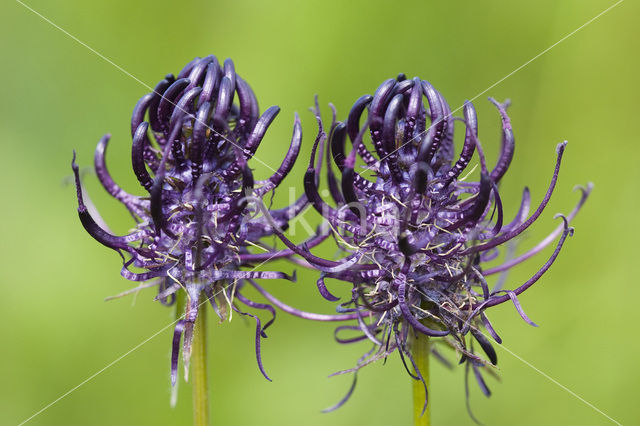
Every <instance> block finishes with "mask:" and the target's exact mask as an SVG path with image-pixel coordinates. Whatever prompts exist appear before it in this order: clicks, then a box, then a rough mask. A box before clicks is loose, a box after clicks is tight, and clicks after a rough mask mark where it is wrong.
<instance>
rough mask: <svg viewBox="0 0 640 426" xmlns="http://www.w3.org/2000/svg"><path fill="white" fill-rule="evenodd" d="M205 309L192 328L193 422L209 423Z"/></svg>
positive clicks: (201, 424) (204, 424)
mask: <svg viewBox="0 0 640 426" xmlns="http://www.w3.org/2000/svg"><path fill="white" fill-rule="evenodd" d="M206 315H207V311H206V309H202V310H201V311H200V312H199V314H198V318H197V319H196V325H195V328H194V336H193V353H192V358H191V365H192V366H193V371H192V377H193V378H192V380H193V424H194V426H208V425H209V386H208V382H207V373H208V371H207V316H206Z"/></svg>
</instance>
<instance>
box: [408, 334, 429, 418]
mask: <svg viewBox="0 0 640 426" xmlns="http://www.w3.org/2000/svg"><path fill="white" fill-rule="evenodd" d="M411 352H412V355H413V360H414V362H415V363H416V367H417V371H419V374H420V375H422V380H424V383H423V382H422V381H420V380H415V379H412V380H411V381H412V385H413V424H414V425H415V426H429V425H430V424H431V404H427V406H426V408H425V401H427V397H428V396H427V394H426V393H425V385H426V387H427V388H428V387H429V337H428V336H425V335H423V334H421V333H415V335H414V336H413V341H412V348H411Z"/></svg>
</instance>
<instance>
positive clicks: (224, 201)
mask: <svg viewBox="0 0 640 426" xmlns="http://www.w3.org/2000/svg"><path fill="white" fill-rule="evenodd" d="M279 111H280V109H279V108H278V107H276V106H272V107H270V108H268V109H267V110H266V111H265V112H264V113H262V114H260V112H259V108H258V102H257V100H256V97H255V95H254V93H253V91H252V90H251V88H250V87H249V85H248V84H247V83H246V82H245V81H244V80H243V79H242V78H241V77H240V76H239V75H238V74H237V73H236V71H235V69H234V64H233V62H232V61H231V60H229V59H227V60H226V61H225V62H224V64H223V65H222V66H220V64H219V63H218V61H217V59H216V58H215V57H214V56H208V57H205V58H202V59H201V58H196V59H194V60H193V61H192V62H190V63H189V64H188V65H187V66H186V67H185V68H184V69H183V70H182V71H180V73H179V74H178V75H177V76H176V77H174V76H173V75H167V76H166V77H165V78H164V79H163V80H162V81H160V82H159V83H158V85H157V86H156V87H155V89H154V90H153V92H151V93H149V94H147V95H145V96H143V97H142V98H141V99H140V100H139V101H138V103H137V105H136V106H135V108H134V110H133V116H132V119H131V135H132V139H133V143H132V147H131V163H132V167H133V171H134V172H135V175H136V177H137V179H138V181H139V182H140V185H141V186H142V187H143V188H144V190H145V192H146V194H145V195H143V196H136V195H132V194H129V193H127V192H125V191H124V190H123V189H122V188H120V187H119V186H118V185H117V184H116V183H115V182H114V181H113V179H112V178H111V176H110V175H109V172H108V171H107V166H106V163H105V154H106V149H107V144H108V142H109V137H110V136H109V135H106V136H104V137H103V138H102V139H101V140H100V142H99V143H98V147H97V149H96V151H95V171H96V174H97V176H98V179H99V180H100V182H101V183H102V185H103V186H104V188H105V189H106V190H107V192H108V193H109V194H111V195H112V196H113V197H114V198H115V199H117V200H118V201H120V202H121V203H122V204H124V206H125V207H126V208H127V209H128V210H129V212H130V213H131V215H132V216H133V217H134V219H135V220H136V222H137V224H136V227H135V229H134V230H133V232H131V233H130V234H128V235H125V236H115V235H111V234H110V233H109V232H107V230H106V229H105V227H104V226H100V224H98V223H97V222H96V220H94V219H93V218H92V216H91V215H90V213H89V211H88V210H87V206H86V205H85V202H84V200H83V194H82V190H81V183H80V177H79V172H78V166H77V165H76V164H75V154H74V161H73V163H72V166H73V171H74V173H75V181H76V187H77V197H78V214H79V216H80V220H81V222H82V224H83V225H84V228H85V229H86V230H87V232H88V233H89V234H90V235H91V236H92V237H94V238H95V239H96V240H97V241H98V242H100V243H102V244H103V245H105V246H107V247H109V248H111V249H114V250H116V251H118V252H119V253H120V254H121V256H123V260H124V265H123V267H122V271H121V274H122V276H123V277H125V278H127V279H128V280H132V281H147V280H153V281H151V285H154V286H157V288H158V295H157V297H156V299H157V300H160V301H161V302H162V303H165V304H172V303H174V302H175V298H176V293H177V292H179V291H182V290H184V291H185V292H186V294H187V299H188V301H187V303H186V313H185V318H184V319H182V320H180V321H179V322H178V323H177V325H176V328H175V336H174V344H173V351H172V363H171V364H172V368H171V370H172V382H173V383H174V384H175V381H176V373H177V364H178V353H179V348H180V345H179V343H180V338H181V335H182V333H183V332H184V343H183V356H184V360H185V374H186V371H188V364H189V356H190V351H191V341H192V333H193V326H194V323H195V320H196V317H197V315H198V310H199V309H200V307H201V306H202V305H203V303H204V302H203V301H205V300H208V301H209V302H210V303H211V305H212V306H213V308H214V309H215V311H216V313H217V314H218V315H219V316H220V317H221V318H224V317H225V316H226V315H227V314H228V312H227V311H228V309H233V310H236V311H238V312H240V313H241V314H244V315H249V316H252V317H254V318H255V320H256V322H257V330H256V354H257V358H258V365H259V367H260V370H261V371H262V373H263V374H264V375H265V377H267V379H268V376H267V374H266V373H265V372H264V369H263V367H262V362H261V360H260V338H261V337H266V334H265V332H264V330H265V329H266V328H267V327H268V326H269V325H270V324H271V323H272V322H273V318H275V310H274V309H273V308H272V307H271V306H270V305H267V304H262V303H257V302H254V301H252V300H250V299H248V298H246V297H245V296H243V294H242V293H241V290H242V286H243V284H244V282H245V281H246V280H253V279H255V278H260V279H278V278H284V279H288V280H294V279H295V276H289V275H287V274H285V273H283V272H273V271H256V270H255V268H252V269H253V270H242V269H241V268H242V267H244V266H250V265H254V264H257V265H258V266H259V265H260V264H262V263H264V262H266V261H268V260H271V259H276V258H281V257H286V256H288V255H290V252H289V251H277V250H275V249H273V248H270V247H268V246H266V245H261V247H262V248H263V249H264V250H265V252H264V253H261V254H251V253H250V251H249V248H250V247H253V246H257V245H258V244H259V241H260V240H261V239H262V238H263V237H266V236H268V235H272V227H271V225H269V224H268V223H266V221H265V219H264V218H260V217H256V215H255V214H253V212H251V211H250V209H249V207H248V205H249V203H248V201H247V200H249V199H251V198H252V197H257V198H261V197H262V196H263V195H264V194H266V193H268V192H269V191H273V190H274V189H275V188H276V187H277V186H278V185H279V184H280V182H282V180H283V179H284V178H285V176H286V175H287V174H288V173H289V171H290V170H291V168H292V166H293V164H294V162H295V160H296V157H297V156H298V153H299V150H300V145H301V140H302V130H301V125H300V120H299V119H298V118H297V117H296V119H295V122H294V130H293V136H292V140H291V145H290V147H289V150H288V152H287V154H286V156H285V158H284V160H283V161H282V164H281V166H280V167H279V168H278V170H276V171H275V173H274V174H273V175H272V176H271V177H270V178H269V179H267V180H266V181H263V182H254V179H253V174H252V172H251V169H250V168H249V166H248V165H247V160H249V159H250V158H251V157H252V156H253V155H254V153H255V152H256V150H257V148H258V146H259V145H260V143H261V141H262V139H263V138H264V136H265V133H266V131H267V130H268V128H269V126H270V125H271V123H272V122H273V120H274V119H275V118H276V116H277V115H278V113H279ZM305 205H306V199H305V198H304V197H302V198H300V199H299V200H298V201H296V202H295V203H294V204H293V205H292V206H290V207H289V208H286V209H281V210H275V211H272V212H271V214H272V215H273V217H274V218H275V222H276V223H277V226H279V227H285V226H286V224H287V222H288V221H289V220H290V219H292V218H293V217H294V216H295V215H297V214H298V213H299V212H300V211H301V210H302V209H303V208H304V207H305ZM125 255H126V256H125ZM132 267H135V268H138V269H142V270H143V272H134V271H132V269H131V268H132ZM238 302H239V303H240V304H242V305H245V306H247V307H249V308H254V309H261V310H267V311H269V312H270V313H271V314H272V315H273V318H272V319H271V320H270V321H269V322H267V323H266V324H265V325H264V326H262V325H261V322H260V320H259V318H258V317H257V316H256V315H253V314H250V313H247V312H243V311H241V310H240V308H239V307H238Z"/></svg>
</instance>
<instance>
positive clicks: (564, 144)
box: [556, 141, 568, 154]
mask: <svg viewBox="0 0 640 426" xmlns="http://www.w3.org/2000/svg"><path fill="white" fill-rule="evenodd" d="M567 143H568V142H567V141H564V142H560V143H559V144H558V146H556V153H558V154H560V153H562V152H563V151H564V150H565V148H566V147H567Z"/></svg>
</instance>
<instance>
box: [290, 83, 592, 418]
mask: <svg viewBox="0 0 640 426" xmlns="http://www.w3.org/2000/svg"><path fill="white" fill-rule="evenodd" d="M490 100H491V102H492V103H493V104H494V105H495V107H496V108H497V110H498V114H499V116H500V118H501V120H502V145H501V149H500V154H499V157H498V160H497V162H496V164H495V166H493V167H489V166H488V165H487V161H486V159H485V156H484V154H483V151H482V147H481V144H480V141H479V139H478V122H477V117H476V111H475V109H474V107H473V105H472V104H471V102H465V104H464V108H463V117H462V118H453V117H452V114H451V111H450V109H449V106H448V105H447V103H446V101H445V100H444V98H443V97H442V95H441V94H440V93H439V92H438V91H436V90H435V89H434V88H433V86H432V85H431V84H430V83H429V82H427V81H424V80H420V79H419V78H414V79H412V80H407V79H405V78H404V76H403V75H401V76H399V77H398V78H397V79H390V80H387V81H385V82H384V83H382V84H381V85H380V87H379V88H378V89H377V90H376V92H375V94H374V95H373V96H370V95H366V96H362V97H361V98H360V99H358V100H357V101H356V103H355V104H354V105H353V107H352V109H351V111H350V112H349V115H348V118H347V119H346V120H345V121H343V122H336V121H335V118H334V122H333V123H332V126H331V129H330V132H329V136H328V139H327V142H328V143H327V144H326V147H325V146H324V141H323V138H322V137H320V138H319V140H317V141H316V144H315V146H314V148H313V151H312V158H311V161H310V163H309V168H308V171H307V173H306V175H305V181H304V185H305V192H306V195H307V197H308V199H309V201H310V203H311V204H312V205H313V206H314V207H315V209H316V210H318V212H320V213H321V214H322V215H323V217H324V218H325V220H326V222H328V224H329V225H330V227H331V229H332V230H333V234H334V236H335V239H336V242H337V243H338V245H339V246H340V247H341V248H342V250H343V251H344V252H345V253H346V254H345V255H344V257H343V258H342V259H341V260H338V261H334V260H326V259H320V258H318V257H317V256H315V255H313V254H311V252H310V251H309V250H308V249H307V248H305V247H301V248H300V249H299V250H297V251H296V252H297V253H298V254H299V255H301V256H302V257H303V258H304V259H305V260H306V261H307V262H309V263H310V264H311V265H313V266H314V267H315V268H316V269H318V270H320V271H321V275H320V278H319V280H318V282H317V285H318V289H319V291H320V293H321V294H322V296H324V298H326V299H328V300H329V301H337V300H338V298H337V297H335V296H334V295H332V294H331V293H330V292H329V290H328V289H327V287H326V286H325V282H324V280H325V278H334V279H337V280H342V281H346V282H348V283H350V284H352V293H351V294H352V297H351V298H350V300H348V301H346V302H344V303H342V304H340V305H339V307H338V312H339V313H340V314H341V315H337V316H334V317H331V318H329V317H327V318H323V319H325V320H338V319H351V320H353V321H354V325H344V326H340V327H338V328H337V329H336V339H337V340H338V342H340V343H351V342H356V341H362V340H369V341H371V342H372V343H373V345H374V347H373V349H372V350H371V351H370V352H368V353H367V354H366V355H365V356H364V357H363V358H362V359H360V360H359V361H358V363H357V365H356V367H354V368H352V369H350V370H346V371H342V372H340V373H346V372H353V373H355V372H357V371H358V370H359V369H360V368H361V367H363V366H364V365H367V364H369V363H371V362H373V361H375V360H378V359H382V358H385V357H386V356H387V355H389V354H390V353H392V352H394V351H396V350H397V351H398V352H399V354H400V356H401V358H402V360H403V363H404V365H405V367H406V368H407V371H408V372H409V374H410V375H411V376H413V377H414V378H415V379H416V380H422V375H421V373H420V371H419V369H418V368H417V367H416V363H415V362H414V359H413V357H412V354H411V350H410V349H411V348H410V346H411V339H410V337H411V335H417V334H422V335H426V336H430V337H434V338H441V339H438V340H440V341H441V342H443V343H446V344H448V345H449V346H451V347H453V348H455V349H456V350H457V352H458V353H459V354H460V355H461V357H462V358H461V360H460V362H461V363H462V362H466V366H467V371H469V368H471V369H473V372H474V373H475V376H476V378H477V380H478V383H479V384H480V387H481V389H482V390H483V392H485V393H486V394H487V395H489V390H488V388H487V386H486V384H485V382H484V379H483V376H482V371H483V370H487V367H490V366H494V365H496V363H497V357H496V353H495V350H494V348H493V347H492V345H491V343H490V341H489V339H487V337H485V335H484V334H483V333H482V332H481V331H480V330H481V329H482V328H484V329H486V331H487V332H488V333H489V334H490V335H491V336H492V337H493V339H494V340H495V341H496V342H498V343H500V342H501V340H500V338H499V337H498V335H497V334H496V332H495V331H494V329H493V327H492V326H491V323H490V322H489V320H488V319H487V316H486V314H485V311H486V309H487V308H489V307H491V306H495V305H498V304H501V303H503V302H506V301H511V302H512V303H513V304H514V305H515V307H516V309H517V311H518V313H519V314H520V316H521V317H522V318H523V319H524V320H525V321H527V322H528V323H530V324H532V325H535V324H533V322H531V320H529V318H528V317H527V316H526V314H525V313H524V311H523V310H522V308H521V306H520V303H519V301H518V295H520V294H521V293H522V292H523V291H525V290H526V289H527V288H529V287H530V286H531V285H533V284H534V283H535V282H536V281H538V279H539V278H540V277H541V276H542V275H543V274H544V273H545V272H546V271H547V270H548V269H549V267H550V266H551V264H552V263H553V262H554V260H555V259H556V257H557V256H558V253H559V251H560V249H561V248H562V246H563V244H564V242H565V240H566V238H567V237H568V236H569V235H571V234H572V232H573V230H572V228H570V227H569V221H570V220H571V219H572V218H573V217H574V216H575V215H576V213H577V212H578V210H579V209H580V207H581V206H582V205H583V203H584V202H585V200H586V198H587V196H588V194H589V192H590V190H591V187H588V188H583V189H582V190H581V191H582V195H581V198H580V201H579V202H578V204H577V206H576V207H575V209H574V210H573V211H572V212H571V213H570V214H569V215H568V216H567V217H565V216H561V218H562V224H561V225H560V226H559V227H558V228H557V229H556V230H555V231H554V232H552V233H551V235H549V236H548V237H547V238H545V239H544V240H543V241H541V242H540V243H539V244H538V245H536V246H535V247H534V248H533V249H531V250H530V251H528V252H526V253H524V254H522V255H520V256H517V257H513V253H511V250H509V247H511V246H510V245H509V244H508V243H509V242H510V241H513V240H514V238H516V237H518V236H519V235H521V234H522V233H523V232H524V231H525V230H526V229H527V228H529V226H530V225H531V224H532V223H533V222H534V221H536V220H537V219H538V218H539V217H540V215H541V214H542V213H543V211H544V209H545V207H546V206H547V203H548V201H549V198H550V197H551V194H552V193H553V191H554V188H555V186H556V182H557V179H558V172H559V170H560V163H561V160H562V156H563V154H564V151H565V147H566V143H561V144H559V145H558V146H557V148H556V164H555V168H554V169H553V173H552V175H551V182H550V184H549V187H548V189H547V192H546V194H545V196H544V198H543V200H542V201H541V202H540V203H539V205H538V206H537V207H536V208H535V210H534V211H533V213H531V214H530V197H529V191H528V189H526V188H525V190H524V192H523V195H522V200H521V202H520V209H519V211H518V213H517V214H516V216H515V217H514V218H513V219H512V220H511V221H509V220H507V219H506V218H504V215H503V206H502V200H501V198H500V195H499V192H498V185H499V184H500V181H501V180H502V179H503V177H504V176H505V173H506V172H507V169H508V167H509V165H510V163H511V160H512V158H513V153H514V136H513V131H512V128H511V122H510V120H509V117H508V115H507V112H506V109H507V106H508V102H507V103H499V102H496V101H495V100H493V99H490ZM316 111H317V115H318V117H319V110H318V109H317V108H316ZM365 111H366V112H367V114H366V116H365ZM363 116H364V118H363ZM454 120H458V121H460V122H462V123H463V124H464V126H465V134H464V145H463V147H462V150H461V152H460V154H459V155H457V156H456V155H455V150H454V143H453V137H454ZM320 134H321V135H322V136H324V132H323V131H322V128H321V131H320ZM347 139H348V140H349V141H350V142H351V146H350V147H347V142H346V141H347ZM365 142H367V143H365ZM325 148H326V149H325ZM349 148H350V149H349ZM323 149H324V151H323ZM476 153H477V155H478V158H479V163H480V179H479V181H476V182H471V181H468V175H469V174H471V173H470V171H469V172H468V171H466V169H467V168H468V166H469V164H470V162H471V159H472V157H473V155H474V154H476ZM316 155H320V156H323V155H324V157H325V158H326V159H327V166H328V171H327V173H326V177H327V187H328V189H329V192H330V194H331V198H332V199H333V201H332V202H327V201H325V200H324V199H323V198H322V197H321V196H320V195H319V190H318V186H319V184H318V180H319V176H318V173H317V168H314V167H313V164H314V161H315V156H316ZM331 162H333V164H334V165H333V166H332V165H331V164H330V163H331ZM358 165H362V166H364V169H365V173H362V174H361V173H358V172H356V170H359V167H358ZM332 167H335V168H337V171H338V172H337V173H336V172H334V170H333V169H332ZM369 174H371V175H372V176H371V177H369V176H368V175H369ZM465 174H467V176H465ZM558 236H559V237H560V238H559V239H558V242H557V244H556V248H555V250H554V251H553V253H552V255H551V257H550V258H549V259H548V260H547V261H546V262H545V263H544V265H543V266H542V267H541V268H540V269H539V270H538V272H536V273H535V274H534V275H533V276H532V277H531V278H530V279H529V280H527V281H526V282H524V283H522V284H520V285H519V286H517V287H516V288H514V289H513V290H503V289H502V284H501V282H502V280H499V282H498V284H496V285H495V286H494V287H493V288H490V286H489V284H488V283H487V280H486V277H487V276H489V275H492V274H497V273H504V272H505V271H507V270H509V269H510V268H511V267H513V266H514V265H517V264H519V263H520V262H522V261H524V260H526V259H528V258H529V257H531V256H533V255H534V254H536V253H538V252H539V251H541V250H542V249H543V248H545V247H546V246H547V245H548V244H550V243H551V242H552V241H554V240H555V239H556V238H557V237H558ZM281 237H282V236H281ZM285 243H287V244H288V245H290V244H291V243H290V242H288V241H287V240H286V239H285ZM505 246H506V248H507V250H506V252H507V253H506V260H505V261H504V263H502V264H500V265H499V266H493V267H486V266H485V264H486V263H487V262H490V261H492V260H494V259H497V258H498V256H499V254H500V251H501V250H504V249H505ZM300 316H302V317H307V318H309V314H304V313H300ZM339 317H340V318H339ZM348 330H351V332H352V333H354V332H355V333H357V334H356V335H351V336H348V337H347V336H343V333H344V332H345V331H348ZM432 346H433V345H432ZM478 346H479V347H480V348H481V349H482V350H483V352H484V354H485V355H486V357H484V356H482V355H479V354H478V353H477V352H476V351H475V348H477V347H478ZM432 352H433V353H434V355H436V356H437V357H440V358H441V356H440V355H439V353H438V352H437V349H435V348H433V349H432ZM407 359H408V360H409V362H407V361H406V360H407ZM489 372H491V371H490V370H489ZM354 380H355V376H354ZM422 381H423V383H424V380H422ZM354 383H355V382H354ZM352 390H353V389H352ZM425 390H426V385H425ZM350 393H351V391H350V392H349V394H350ZM344 401H346V398H345V399H344V400H343V401H341V403H339V404H338V405H336V406H335V407H333V408H337V407H338V406H340V405H341V404H342V403H344ZM425 407H426V401H425Z"/></svg>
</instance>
